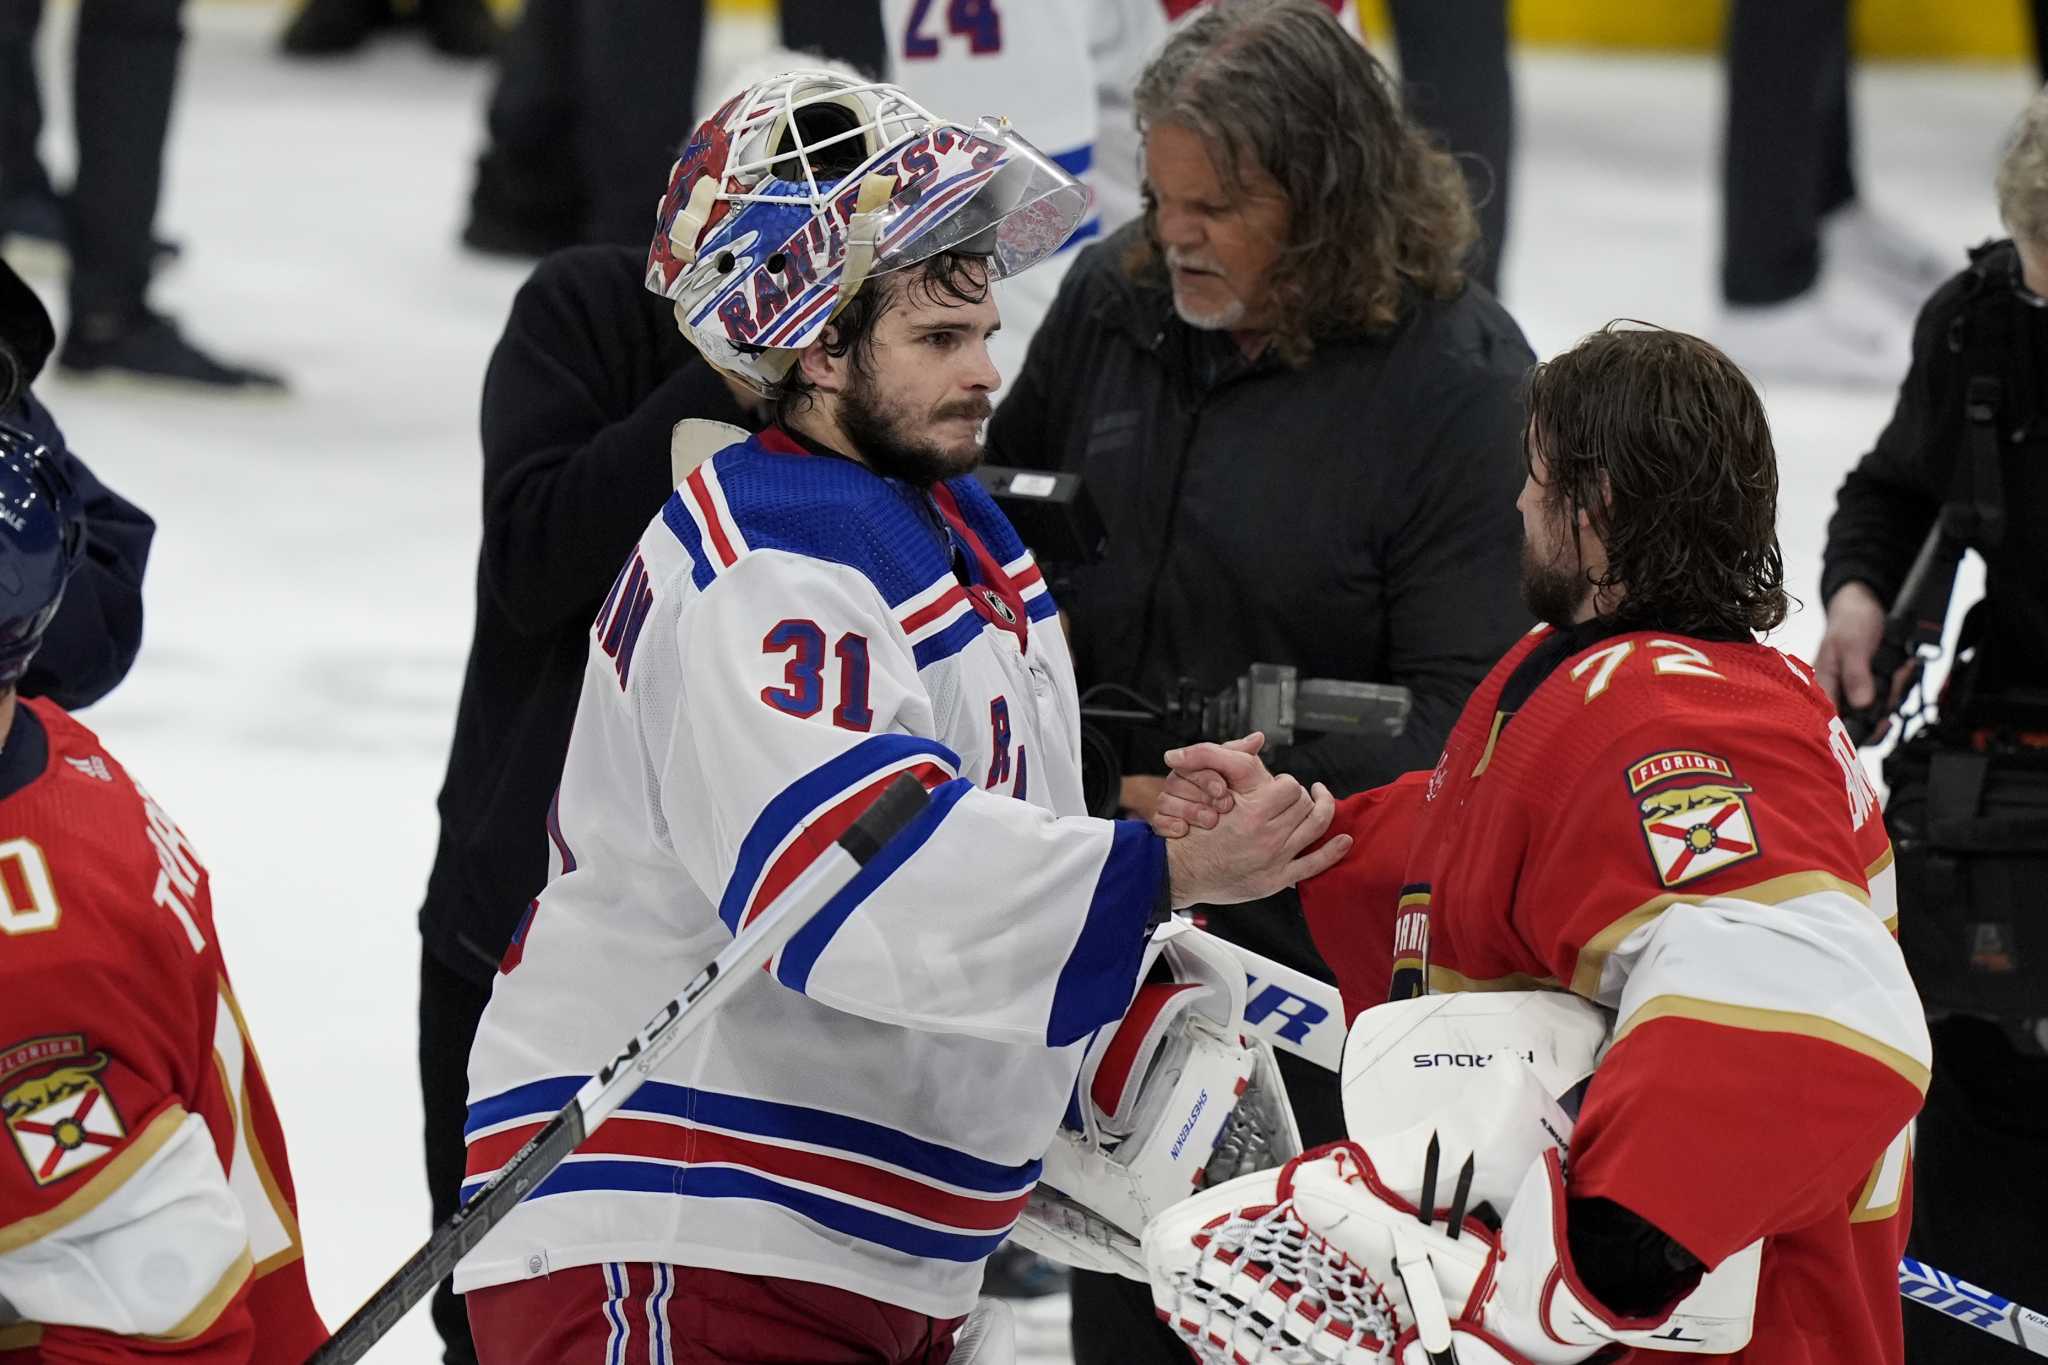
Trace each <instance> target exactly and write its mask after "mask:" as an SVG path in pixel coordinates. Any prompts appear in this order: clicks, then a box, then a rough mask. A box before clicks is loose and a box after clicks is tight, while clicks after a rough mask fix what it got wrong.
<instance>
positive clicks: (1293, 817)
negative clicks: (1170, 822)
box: [1166, 759, 1351, 909]
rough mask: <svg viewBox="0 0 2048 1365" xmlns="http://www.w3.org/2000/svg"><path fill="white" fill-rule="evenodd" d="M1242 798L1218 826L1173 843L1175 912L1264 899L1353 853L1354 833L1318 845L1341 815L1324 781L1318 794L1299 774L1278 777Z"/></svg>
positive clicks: (1169, 859)
mask: <svg viewBox="0 0 2048 1365" xmlns="http://www.w3.org/2000/svg"><path fill="white" fill-rule="evenodd" d="M1252 763H1253V764H1254V765H1255V766H1256V765H1257V760H1256V759H1253V760H1252ZM1260 771H1261V772H1263V771H1264V768H1263V767H1262V766H1261V767H1260ZM1234 795H1235V797H1236V799H1235V800H1234V801H1233V802H1232V803H1231V808H1230V810H1229V811H1228V812H1227V813H1226V814H1224V815H1222V816H1221V817H1220V818H1219V819H1218V820H1217V822H1216V825H1215V827H1214V828H1196V829H1191V830H1189V831H1187V833H1186V835H1185V836H1184V837H1181V838H1176V839H1174V840H1172V841H1171V842H1170V843H1168V844H1167V846H1166V867H1167V876H1168V880H1169V882H1170V884H1171V889H1172V896H1173V905H1174V908H1175V909H1180V908H1182V907H1184V906H1188V905H1235V904H1236V903H1238V902H1239V901H1249V900H1258V899H1259V898H1261V897H1264V896H1270V895H1272V894H1273V893H1274V892H1276V891H1280V890H1282V889H1284V888H1286V887H1290V886H1293V885H1294V884H1295V883H1296V882H1299V881H1301V880H1302V879H1303V878H1305V877H1313V876H1315V875H1316V874H1318V873H1320V872H1326V871H1328V870H1329V869H1330V868H1332V867H1334V866H1336V865H1337V863H1338V861H1339V860H1340V859H1342V858H1343V857H1344V855H1345V854H1346V853H1349V852H1350V851H1351V836H1350V835H1348V834H1340V835H1338V836H1337V837H1336V838H1334V839H1330V840H1328V841H1327V842H1325V843H1323V845H1322V846H1321V847H1320V848H1316V847H1314V846H1315V844H1316V841H1317V840H1319V839H1321V838H1322V837H1323V835H1324V834H1325V833H1327V832H1328V831H1329V828H1330V821H1331V819H1332V817H1334V816H1335V815H1336V812H1337V803H1336V800H1335V798H1333V797H1332V796H1331V795H1330V791H1329V788H1327V787H1325V786H1323V784H1322V783H1320V782H1318V783H1316V785H1315V788H1314V790H1313V791H1312V792H1311V791H1307V790H1304V789H1303V788H1302V785H1301V783H1299V782H1297V781H1296V780H1295V779H1293V778H1291V777H1271V778H1268V779H1267V780H1266V781H1264V782H1263V783H1261V784H1259V785H1258V786H1256V787H1255V788H1254V789H1252V790H1250V791H1244V790H1237V791H1236V792H1235V793H1234ZM1311 849H1313V851H1312V852H1311V851H1309V850H1311Z"/></svg>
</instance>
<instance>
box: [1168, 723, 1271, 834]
mask: <svg viewBox="0 0 2048 1365" xmlns="http://www.w3.org/2000/svg"><path fill="white" fill-rule="evenodd" d="M1265 747H1266V737H1265V736H1264V735H1262V734H1260V733H1259V732H1258V731H1256V730H1254V731H1253V732H1252V733H1251V734H1248V735H1246V736H1245V737H1244V738H1243V739H1233V740H1231V741H1229V742H1228V743H1226V744H1206V743H1205V744H1191V745H1189V746H1188V747H1187V748H1185V749H1174V750H1171V751H1170V752H1168V754H1167V755H1166V761H1167V764H1168V766H1169V767H1172V768H1173V769H1174V772H1173V773H1172V774H1171V775H1170V776H1168V777H1167V778H1166V780H1165V784H1164V785H1163V786H1162V787H1161V788H1160V789H1159V792H1158V794H1157V795H1156V796H1155V797H1154V799H1153V809H1152V829H1153V831H1154V832H1155V833H1157V834H1159V835H1160V836H1161V837H1163V838H1167V839H1178V838H1180V837H1181V836H1182V835H1184V834H1186V833H1187V832H1188V831H1189V830H1190V829H1214V828H1216V822H1217V821H1218V820H1220V819H1221V818H1222V817H1223V816H1224V815H1226V814H1228V813H1229V811H1230V808H1231V806H1232V804H1233V803H1234V802H1235V800H1236V798H1235V796H1234V795H1233V794H1232V788H1233V786H1236V787H1240V788H1243V789H1245V790H1251V789H1253V788H1256V787H1258V786H1260V785H1262V784H1263V783H1265V782H1268V781H1270V780H1271V778H1272V775H1271V774H1270V773H1268V772H1267V771H1266V765H1265V764H1263V763H1261V762H1259V761H1257V755H1258V753H1259V751H1260V750H1261V749H1263V748H1265ZM1246 759H1251V760H1252V761H1251V762H1249V763H1247V762H1246V761H1245V760H1246Z"/></svg>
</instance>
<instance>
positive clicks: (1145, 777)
mask: <svg viewBox="0 0 2048 1365" xmlns="http://www.w3.org/2000/svg"><path fill="white" fill-rule="evenodd" d="M1165 786H1166V779H1165V778H1163V777H1161V776H1159V775H1158V774H1157V773H1130V774H1127V775H1126V776H1125V777H1124V780H1123V785H1122V787H1121V789H1120V790H1119V791H1118V793H1117V798H1116V803H1117V805H1118V806H1119V807H1121V808H1122V810H1123V813H1124V814H1125V815H1127V816H1129V817H1130V818H1131V819H1133V820H1150V819H1151V818H1152V810H1153V807H1155V806H1157V805H1158V804H1159V793H1160V792H1161V791H1162V790H1164V788H1165Z"/></svg>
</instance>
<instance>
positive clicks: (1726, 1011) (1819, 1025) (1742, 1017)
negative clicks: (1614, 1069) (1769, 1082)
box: [1614, 995, 1929, 1095]
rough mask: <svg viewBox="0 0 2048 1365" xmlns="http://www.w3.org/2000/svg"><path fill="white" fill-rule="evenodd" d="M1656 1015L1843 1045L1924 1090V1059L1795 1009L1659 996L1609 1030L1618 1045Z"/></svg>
mask: <svg viewBox="0 0 2048 1365" xmlns="http://www.w3.org/2000/svg"><path fill="white" fill-rule="evenodd" d="M1657 1019H1693V1020H1697V1021H1698V1022H1700V1023H1705V1024H1720V1025H1724V1026H1726V1027H1729V1028H1739V1029H1748V1030H1751V1031H1753V1032H1757V1033H1795V1034H1799V1035H1800V1036H1802V1037H1806V1038H1816V1039H1819V1040H1820V1041H1821V1042H1824V1043H1832V1044H1834V1045H1835V1046H1836V1047H1841V1048H1847V1049H1848V1050H1849V1051H1851V1052H1855V1053H1860V1054H1861V1055H1863V1056H1865V1057H1868V1058H1870V1059H1871V1060H1872V1061H1874V1062H1877V1063H1879V1064H1880V1065H1882V1066H1884V1067H1887V1068H1889V1069H1890V1070H1892V1071H1895V1072H1897V1073H1898V1075H1899V1076H1900V1077H1901V1078H1902V1079H1903V1080H1905V1081H1906V1083H1907V1084H1909V1085H1911V1086H1912V1087H1913V1088H1914V1089H1916V1090H1918V1091H1919V1092H1920V1093H1921V1094H1923V1095H1925V1094H1926V1093H1927V1080H1928V1075H1929V1073H1928V1068H1927V1065H1926V1063H1924V1062H1921V1061H1919V1060H1918V1059H1916V1058H1914V1057H1911V1056H1908V1055H1907V1054H1906V1053H1904V1052H1901V1051H1900V1050H1899V1049H1897V1048H1895V1047H1893V1046H1892V1045H1891V1044H1889V1043H1884V1042H1880V1041H1878V1040H1877V1039H1875V1038H1873V1037H1871V1036H1870V1035H1869V1034H1867V1033H1859V1032H1857V1031H1856V1030H1855V1029H1852V1028H1850V1027H1849V1026H1848V1025H1847V1024H1842V1023H1838V1022H1836V1021H1835V1020H1833V1019H1829V1018H1827V1017H1826V1016H1825V1015H1819V1014H1807V1013H1804V1012H1802V1011H1798V1010H1772V1009H1763V1008H1761V1007H1759V1006H1755V1005H1730V1004H1726V1003H1724V1002H1722V1001H1719V1000H1700V999H1696V998H1694V997H1692V996H1688V995H1658V996H1653V997H1651V998H1650V999H1648V1000H1646V1001H1644V1002H1643V1004H1642V1005H1641V1006H1640V1007H1639V1008H1638V1009H1637V1010H1636V1011H1635V1012H1634V1013H1633V1014H1631V1015H1629V1017H1628V1018H1627V1019H1624V1020H1623V1021H1622V1023H1621V1027H1620V1028H1618V1029H1616V1030H1615V1031H1614V1041H1615V1042H1617V1043H1619V1042H1620V1041H1621V1040H1622V1039H1624V1038H1626V1037H1628V1035H1629V1034H1630V1033H1632V1032H1633V1031H1634V1030H1636V1029H1637V1028H1639V1027H1641V1026H1642V1025H1644V1024H1647V1023H1650V1022H1651V1021H1653V1020H1657Z"/></svg>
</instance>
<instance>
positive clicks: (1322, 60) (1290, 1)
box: [1128, 0, 1479, 366]
mask: <svg viewBox="0 0 2048 1365" xmlns="http://www.w3.org/2000/svg"><path fill="white" fill-rule="evenodd" d="M1134 102H1135V104H1136V107H1137V115H1138V129H1139V131H1140V132H1141V133H1142V132H1144V131H1146V130H1147V129H1150V128H1152V127H1154V126H1156V125H1159V124H1171V125H1174V126H1175V127H1180V128H1186V129H1187V130H1188V131H1190V132H1192V133H1194V134H1196V135H1197V136H1199V137H1200V138H1201V139H1202V140H1203V141H1204V142H1205V143H1206V144H1208V146H1209V148H1210V149H1211V155H1212V157H1213V159H1214V161H1215V163H1216V169H1217V172H1218V173H1219V174H1220V175H1221V176H1223V178H1224V183H1225V184H1226V185H1227V186H1228V187H1229V188H1230V190H1231V192H1232V193H1233V194H1239V193H1241V192H1242V191H1243V189H1244V185H1243V181H1242V177H1243V174H1244V171H1245V169H1246V168H1247V167H1250V166H1256V167H1259V168H1260V169H1262V170H1264V171H1265V173H1266V174H1267V175H1269V176H1271V177H1272V178H1273V179H1274V180H1275V181H1276V182H1278V184H1279V185H1280V187H1281V189H1282V190H1283V191H1284V192H1285V194H1286V196H1287V203H1288V224H1287V241H1286V242H1285V243H1283V244H1282V247H1281V251H1280V256H1279V259H1278V260H1277V261H1276V262H1275V263H1274V266H1273V273H1272V276H1271V279H1270V281H1269V284H1270V288H1271V299H1272V302H1273V305H1274V309H1275V314H1276V316H1277V317H1278V318H1279V319H1280V320H1281V321H1280V326H1279V330H1278V331H1277V332H1276V333H1275V335H1274V338H1273V341H1274V346H1275V349H1276V351H1277V353H1278V354H1279V356H1280V358H1281V359H1282V360H1284V361H1286V362H1287V363H1288V364H1290V365H1296V366H1299V365H1303V364H1306V363H1307V361H1308V358H1309V356H1310V354H1311V353H1312V352H1313V351H1314V348H1315V342H1316V340H1317V339H1318V338H1323V337H1332V336H1343V335H1356V334H1358V333H1362V332H1381V331H1385V330H1387V329H1388V328H1390V327H1392V326H1393V325H1394V324H1395V323H1396V322H1398V321H1399V320H1400V319H1401V316H1402V314H1403V312H1404V311H1405V310H1406V308H1407V302H1408V301H1407V297H1406V296H1407V295H1408V293H1409V291H1411V290H1413V291H1416V292H1418V293H1420V294H1423V295H1427V296H1431V297H1435V298H1450V297H1452V296H1453V295H1455V294H1457V292H1458V291H1459V290H1460V289H1462V288H1463V287H1464V284H1465V263H1466V260H1467V258H1468V256H1469V255H1470V252H1471V249H1472V244H1473V243H1474V242H1475V241H1476V240H1477V239H1478V235H1479V230H1478V227H1477V224H1476V222H1475V220H1474V218H1473V215H1472V203H1471V198H1470V195H1469V193H1468V191H1467V190H1466V187H1465V179H1464V176H1463V175H1462V174H1460V172H1459V170H1458V166H1457V163H1456V162H1455V161H1453V160H1452V159H1451V157H1450V155H1449V154H1448V153H1446V152H1444V151H1442V150H1440V149H1438V148H1437V147H1435V146H1433V145H1432V144H1431V143H1430V141H1429V138H1428V136H1427V135H1426V134H1425V133H1423V132H1422V131H1421V129H1419V128H1418V127H1416V126H1415V125H1414V124H1413V123H1411V122H1409V121H1408V119H1407V118H1406V117H1404V116H1403V114H1402V112H1401V101H1400V95H1399V92H1398V90H1397V89H1396V86H1395V83H1394V80H1393V78H1392V77H1391V76H1389V75H1388V74H1387V71H1386V68H1385V67H1383V66H1381V65H1380V64H1379V62H1378V61H1376V60H1374V58H1373V55H1372V54H1371V53H1370V52H1368V51H1366V49H1365V46H1364V44H1362V43H1360V42H1359V41H1358V40H1357V39H1355V38H1353V37H1352V36H1351V35H1350V34H1349V33H1346V32H1345V31H1344V27H1343V25H1341V24H1339V23H1338V22H1337V20H1336V18H1335V17H1334V16H1332V15H1331V13H1330V12H1329V10H1328V9H1326V8H1325V7H1324V6H1323V5H1322V4H1320V3H1319V2H1318V0H1216V3H1214V4H1211V5H1210V6H1209V7H1208V8H1207V9H1205V10H1203V11H1202V13H1201V14H1200V15H1198V16H1197V17H1196V18H1194V19H1192V20H1190V21H1188V23H1187V24H1186V25H1185V26H1184V27H1182V28H1181V29H1180V30H1179V31H1178V32H1176V33H1175V34H1174V36H1173V37H1172V38H1170V39H1168V40H1167V43H1166V46H1165V47H1164V48H1163V49H1162V50H1161V51H1160V53H1159V55H1158V56H1157V57H1155V58H1154V59H1153V61H1152V64H1151V65H1150V66H1149V67H1147V68H1146V69H1145V74H1144V76H1143V77H1141V78H1140V79H1139V81H1138V89H1137V94H1136V96H1135V100H1134ZM1145 225H1146V231H1145V234H1144V238H1143V240H1142V241H1141V242H1140V243H1139V244H1138V245H1137V247H1136V248H1135V249H1134V251H1133V255H1132V259H1131V261H1130V262H1129V263H1128V264H1129V265H1130V266H1131V267H1132V268H1133V270H1134V273H1137V274H1140V275H1143V276H1150V277H1160V276H1163V274H1164V265H1163V261H1162V258H1161V253H1160V248H1159V240H1158V236H1157V233H1156V223H1155V219H1154V216H1153V214H1152V212H1151V209H1150V206H1149V204H1148V206H1147V212H1146V215H1145Z"/></svg>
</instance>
